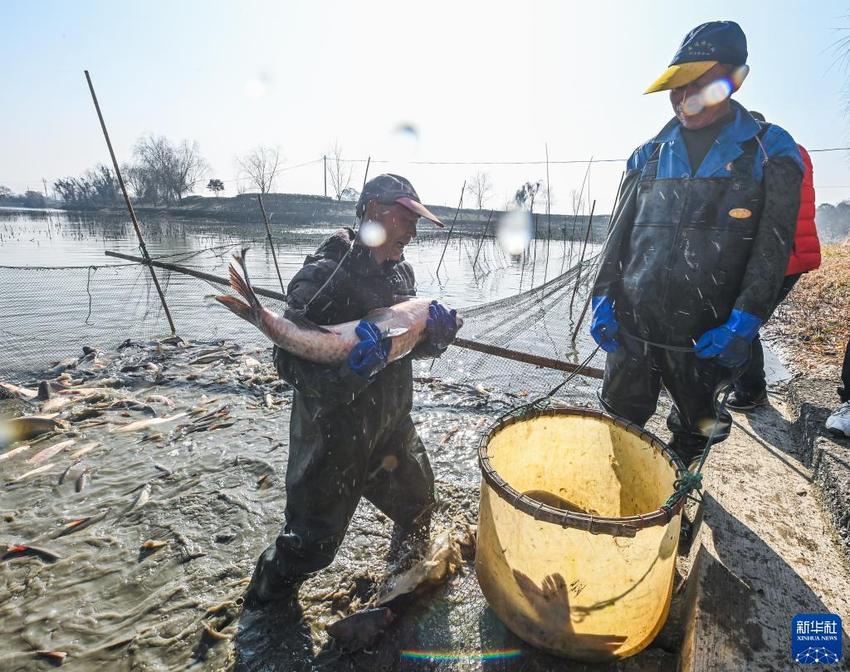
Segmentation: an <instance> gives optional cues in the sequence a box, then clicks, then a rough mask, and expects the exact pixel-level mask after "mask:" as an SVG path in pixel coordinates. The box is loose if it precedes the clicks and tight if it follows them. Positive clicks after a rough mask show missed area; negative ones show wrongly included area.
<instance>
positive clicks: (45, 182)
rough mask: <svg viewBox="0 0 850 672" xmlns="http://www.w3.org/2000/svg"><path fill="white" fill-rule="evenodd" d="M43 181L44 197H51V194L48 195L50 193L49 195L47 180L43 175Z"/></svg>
mask: <svg viewBox="0 0 850 672" xmlns="http://www.w3.org/2000/svg"><path fill="white" fill-rule="evenodd" d="M41 183H42V184H43V185H44V197H45V198H50V196H48V195H47V180H45V179H44V178H43V177H42V178H41Z"/></svg>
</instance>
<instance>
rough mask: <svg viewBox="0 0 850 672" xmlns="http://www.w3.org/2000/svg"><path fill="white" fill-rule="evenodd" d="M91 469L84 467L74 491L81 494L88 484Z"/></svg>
mask: <svg viewBox="0 0 850 672" xmlns="http://www.w3.org/2000/svg"><path fill="white" fill-rule="evenodd" d="M90 474H91V468H90V467H86V468H85V469H83V472H82V473H81V474H80V475H79V476H78V477H77V482H76V483H75V484H74V490H76V491H77V492H82V491H83V490H85V487H86V486H87V485H88V483H89V478H90Z"/></svg>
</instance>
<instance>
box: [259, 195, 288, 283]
mask: <svg viewBox="0 0 850 672" xmlns="http://www.w3.org/2000/svg"><path fill="white" fill-rule="evenodd" d="M257 201H258V202H259V203H260V210H261V211H262V212H263V221H264V222H265V223H266V235H267V236H268V237H269V247H271V248H272V260H273V261H274V270H276V271H277V279H278V282H280V291H281V292H283V293H284V294H286V290H285V289H284V288H283V278H282V277H280V266H278V265H277V254H276V253H275V251H274V241H273V240H272V229H271V226H269V217H268V215H266V207H265V206H264V205H263V195H262V194H257Z"/></svg>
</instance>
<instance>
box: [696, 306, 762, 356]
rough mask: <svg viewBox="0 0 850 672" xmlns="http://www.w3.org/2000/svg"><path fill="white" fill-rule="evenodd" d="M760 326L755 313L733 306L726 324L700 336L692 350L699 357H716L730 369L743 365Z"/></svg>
mask: <svg viewBox="0 0 850 672" xmlns="http://www.w3.org/2000/svg"><path fill="white" fill-rule="evenodd" d="M760 326H761V320H760V319H759V318H757V317H756V316H755V315H751V314H750V313H745V312H744V311H743V310H738V309H737V308H734V309H732V315H731V316H730V317H729V319H728V320H726V324H724V325H722V326H720V327H715V328H714V329H709V330H708V331H706V332H705V333H704V334H703V335H702V336H700V338H699V340H698V341H697V342H696V345H694V350H695V351H696V353H697V357H699V358H700V359H709V358H711V357H716V358H717V362H718V363H719V364H721V365H722V366H725V367H727V368H730V369H734V368H737V367H739V366H743V365H744V364H746V363H747V359H748V358H749V356H750V343H752V342H753V339H754V338H755V337H756V334H757V333H758V330H759V327H760Z"/></svg>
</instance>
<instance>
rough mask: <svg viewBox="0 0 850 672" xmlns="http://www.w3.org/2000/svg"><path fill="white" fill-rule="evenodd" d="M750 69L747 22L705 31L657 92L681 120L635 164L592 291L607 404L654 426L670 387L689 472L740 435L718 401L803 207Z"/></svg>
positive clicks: (793, 147)
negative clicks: (762, 114)
mask: <svg viewBox="0 0 850 672" xmlns="http://www.w3.org/2000/svg"><path fill="white" fill-rule="evenodd" d="M746 60H747V42H746V37H745V36H744V33H743V31H742V30H741V28H740V26H738V24H736V23H733V22H731V21H714V22H710V23H706V24H703V25H701V26H698V27H697V28H695V29H694V30H692V31H691V32H690V33H689V34H688V35H687V36H686V37H685V40H684V42H683V43H682V45H681V47H680V48H679V50H678V52H677V53H676V55H675V57H674V58H673V61H672V63H671V64H670V67H669V68H668V69H667V71H666V72H664V74H663V75H662V76H661V77H660V78H659V79H658V80H657V81H656V82H654V83H653V84H652V86H650V87H649V89H648V90H647V93H650V92H654V91H662V90H668V91H669V92H670V102H671V104H672V106H673V110H674V112H675V117H674V118H673V119H671V120H670V122H669V123H668V124H667V125H666V126H664V128H662V129H661V131H660V132H659V133H658V134H657V135H656V136H655V137H654V138H653V139H652V140H650V141H649V142H647V143H646V144H644V145H642V146H640V147H639V148H638V149H637V150H635V152H634V154H632V156H631V158H630V159H629V161H628V166H627V169H628V172H627V175H626V178H625V180H624V182H623V188H622V189H621V193H620V196H619V198H618V203H617V207H616V208H615V213H614V215H613V222H612V226H611V231H610V233H609V237H608V240H607V241H606V246H605V249H604V251H603V253H602V261H601V265H600V270H599V275H598V277H597V280H596V283H595V285H594V289H593V300H592V305H593V321H592V325H591V334H592V335H593V338H594V339H595V340H596V342H597V343H598V344H599V345H600V346H601V347H602V348H603V349H604V350H605V351H606V352H607V353H608V357H607V361H606V365H605V377H604V382H603V386H602V403H603V405H604V406H605V408H606V409H607V410H608V411H609V412H611V413H613V414H615V415H619V416H621V417H625V418H626V419H628V420H631V421H632V422H635V423H637V424H639V425H643V424H644V423H645V422H646V421H647V420H648V419H649V418H650V416H651V415H652V414H653V413H654V412H655V408H656V404H657V400H658V394H659V392H660V389H661V385H662V383H663V385H664V387H665V388H666V389H667V390H668V392H669V393H670V395H671V397H672V398H673V403H674V406H673V410H672V411H671V413H670V415H669V417H668V419H667V425H668V427H669V428H670V430H671V432H672V434H673V438H672V442H671V447H672V448H673V450H674V451H675V452H676V453H677V454H678V455H679V456H680V457H681V458H682V460H683V461H684V462H685V464H689V463H691V462H692V461H693V460H694V459H695V458H698V457H699V456H700V455H701V454H702V452H703V450H704V449H705V448H706V444H707V440H708V437H709V435H710V433H711V431H712V428H713V427H714V426H715V423H716V422H717V421H718V420H720V421H721V422H720V425H719V426H718V427H717V429H716V430H715V440H716V441H721V440H723V439H725V438H726V437H727V436H728V433H729V424H730V418H729V416H728V415H727V414H725V413H724V417H723V418H719V416H718V408H717V406H718V403H717V399H718V394H719V391H720V390H721V389H722V388H724V387H726V386H727V385H728V384H729V382H730V381H731V380H732V379H733V378H734V376H735V375H736V373H737V371H739V370H740V367H742V366H743V365H744V364H745V363H746V361H747V359H748V357H749V350H750V343H751V342H752V340H753V338H754V337H755V335H756V333H757V332H758V329H759V327H760V325H761V324H762V322H763V321H764V320H765V319H766V318H767V316H768V315H769V314H770V310H771V308H772V306H773V305H774V303H775V301H776V297H777V295H778V293H779V290H780V287H781V286H782V281H783V278H784V275H785V268H786V266H787V263H788V257H789V254H790V252H791V245H792V242H793V238H794V230H795V227H796V218H797V211H798V209H799V205H800V184H801V180H802V174H803V166H802V161H801V158H800V154H799V151H798V149H797V144H796V142H795V141H794V139H793V138H792V137H791V136H790V135H789V134H788V133H787V132H786V131H784V130H783V129H781V128H780V127H778V126H776V125H773V124H770V125H768V124H762V123H759V122H757V121H756V120H755V119H753V117H752V116H751V115H750V114H749V113H748V112H747V110H746V109H745V108H744V107H742V106H741V105H739V104H738V103H737V102H734V101H732V100H731V98H730V96H731V95H732V94H733V93H734V92H735V91H737V90H738V89H739V87H740V86H741V84H742V83H743V80H744V78H745V77H746V74H747V72H748V66H747V65H746Z"/></svg>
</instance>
